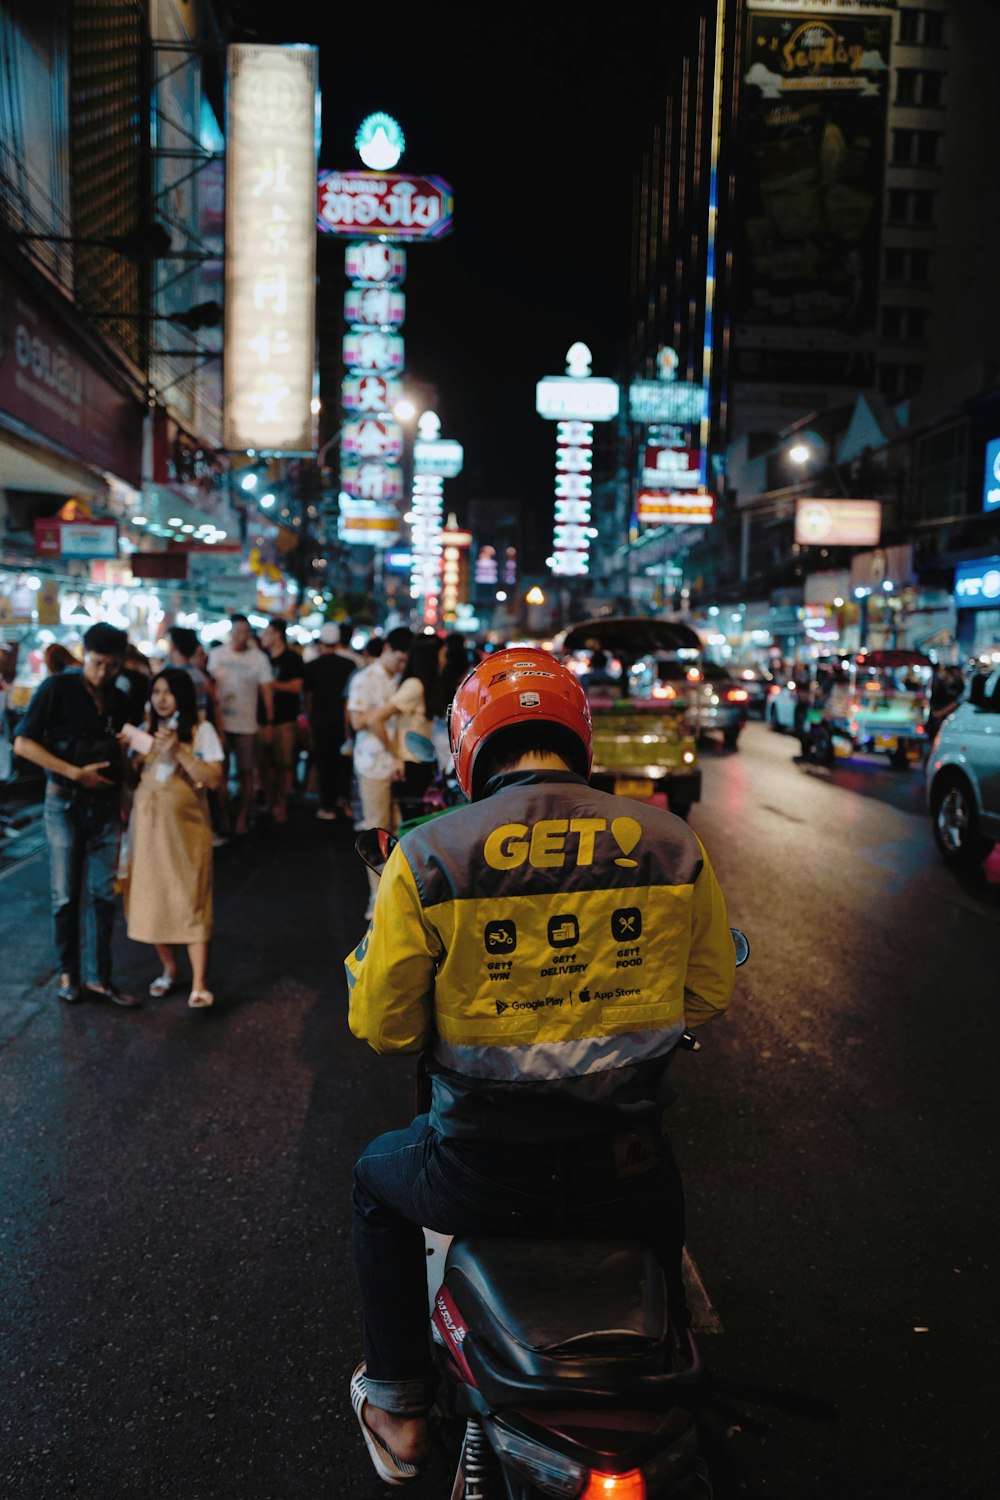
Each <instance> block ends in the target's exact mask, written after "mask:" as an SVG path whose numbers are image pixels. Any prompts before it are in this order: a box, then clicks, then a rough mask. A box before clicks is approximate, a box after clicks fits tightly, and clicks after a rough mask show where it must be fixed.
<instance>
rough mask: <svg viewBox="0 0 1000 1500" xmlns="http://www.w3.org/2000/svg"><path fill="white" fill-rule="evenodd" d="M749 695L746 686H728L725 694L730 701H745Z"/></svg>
mask: <svg viewBox="0 0 1000 1500" xmlns="http://www.w3.org/2000/svg"><path fill="white" fill-rule="evenodd" d="M749 696H750V694H749V693H748V692H747V690H746V688H730V689H729V691H728V693H727V694H726V698H727V699H728V700H729V702H730V703H745V702H746V701H747V699H748V698H749Z"/></svg>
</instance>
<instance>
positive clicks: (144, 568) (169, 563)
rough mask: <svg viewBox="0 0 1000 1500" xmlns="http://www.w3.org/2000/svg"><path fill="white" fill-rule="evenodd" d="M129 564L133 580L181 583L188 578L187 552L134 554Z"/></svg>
mask: <svg viewBox="0 0 1000 1500" xmlns="http://www.w3.org/2000/svg"><path fill="white" fill-rule="evenodd" d="M129 562H130V563H131V566H132V576H133V578H170V579H174V580H176V581H177V582H180V581H181V580H183V579H185V578H187V576H188V554H187V553H186V552H133V554H132V556H131V558H130V559H129Z"/></svg>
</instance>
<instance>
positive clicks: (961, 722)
mask: <svg viewBox="0 0 1000 1500" xmlns="http://www.w3.org/2000/svg"><path fill="white" fill-rule="evenodd" d="M927 801H928V805H929V807H930V810H931V819H932V823H933V828H934V840H935V842H936V844H937V846H938V849H939V850H940V851H941V856H942V858H943V859H944V860H945V862H946V863H947V864H949V865H955V866H956V867H959V868H964V869H976V868H977V867H978V866H979V865H980V864H982V862H983V860H984V859H985V858H986V857H987V855H988V854H989V853H990V852H991V850H992V849H993V845H994V843H995V842H996V841H997V840H998V839H1000V667H997V668H993V669H992V670H991V671H990V672H989V673H986V672H980V673H977V675H976V676H975V677H973V678H972V680H971V682H970V683H969V687H968V690H967V693H966V696H965V697H964V698H963V700H962V702H961V703H960V704H959V705H958V707H957V708H956V709H954V710H953V711H952V712H951V713H950V714H949V715H948V717H947V718H946V719H945V720H944V721H943V723H942V725H941V728H940V729H939V731H938V734H937V737H936V739H935V740H934V743H933V745H932V746H931V753H930V755H929V757H928V760H927Z"/></svg>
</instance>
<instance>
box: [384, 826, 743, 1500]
mask: <svg viewBox="0 0 1000 1500" xmlns="http://www.w3.org/2000/svg"><path fill="white" fill-rule="evenodd" d="M395 844H396V840H395V838H394V837H393V835H392V834H391V833H388V832H387V831H386V830H385V829H377V828H376V829H369V830H368V831H366V832H365V833H363V834H361V835H360V837H359V838H358V840H357V843H356V848H357V851H358V853H359V854H360V855H361V858H362V859H363V860H364V861H365V863H366V864H367V865H368V866H369V867H370V868H371V869H373V870H375V872H376V873H381V871H382V869H383V868H384V865H385V862H386V860H387V859H388V858H389V855H390V853H391V852H392V849H393V847H394V846H395ZM732 932H733V941H734V943H735V944H736V962H737V964H738V965H739V964H743V963H745V962H746V960H747V958H748V957H749V953H750V945H749V943H748V942H747V939H746V937H745V936H744V935H743V933H742V932H740V931H739V930H738V929H736V928H733V929H732ZM680 1045H681V1046H682V1047H687V1048H688V1049H690V1050H697V1049H698V1048H699V1046H700V1043H698V1042H697V1041H696V1040H695V1039H694V1038H693V1037H692V1036H691V1035H690V1033H685V1035H684V1037H683V1039H682V1041H681V1043H680ZM422 1107H424V1106H423V1105H422ZM425 1234H426V1235H427V1240H428V1270H429V1291H430V1301H431V1319H430V1321H431V1330H430V1331H431V1337H432V1339H433V1341H434V1346H435V1349H436V1353H437V1360H438V1366H439V1369H440V1372H441V1375H442V1386H441V1392H440V1394H439V1398H438V1404H437V1407H436V1416H437V1417H438V1418H439V1420H440V1424H441V1428H442V1432H443V1433H451V1434H457V1436H458V1439H459V1449H458V1458H457V1468H456V1470H455V1476H454V1481H453V1484H452V1489H451V1500H501V1497H504V1500H534V1497H539V1496H557V1497H562V1500H711V1496H712V1487H711V1483H710V1482H709V1478H708V1471H707V1468H706V1466H705V1465H704V1463H703V1461H702V1460H701V1458H700V1456H699V1452H698V1436H697V1427H696V1423H695V1417H694V1414H693V1412H694V1409H695V1407H696V1406H697V1405H698V1394H699V1391H700V1388H701V1386H702V1368H701V1363H700V1360H699V1357H698V1351H697V1349H696V1347H695V1344H694V1340H693V1339H692V1337H691V1335H690V1332H688V1331H686V1330H685V1331H684V1332H681V1333H678V1332H677V1331H676V1330H675V1329H674V1327H673V1325H672V1322H671V1317H670V1308H669V1306H668V1303H667V1290H666V1286H665V1283H664V1278H663V1272H662V1270H661V1268H660V1264H659V1262H658V1261H657V1260H656V1258H655V1256H654V1255H653V1253H652V1252H651V1251H650V1250H649V1249H647V1248H646V1246H644V1245H642V1244H639V1243H638V1242H636V1241H632V1240H622V1241H620V1242H619V1241H615V1240H607V1239H602V1240H574V1241H572V1242H567V1241H565V1240H538V1239H487V1238H481V1237H479V1236H475V1237H470V1238H465V1239H453V1240H451V1241H450V1243H449V1242H448V1241H447V1240H446V1239H445V1237H443V1236H435V1235H431V1234H429V1233H428V1232H427V1231H425ZM445 1247H447V1248H446V1249H445ZM442 1259H443V1260H444V1271H443V1278H441V1279H440V1282H439V1281H438V1275H436V1274H435V1271H434V1269H432V1268H434V1267H440V1265H441V1261H442Z"/></svg>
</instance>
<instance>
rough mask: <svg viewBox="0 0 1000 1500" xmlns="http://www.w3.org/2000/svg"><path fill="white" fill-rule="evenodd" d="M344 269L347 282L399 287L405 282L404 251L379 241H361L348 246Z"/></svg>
mask: <svg viewBox="0 0 1000 1500" xmlns="http://www.w3.org/2000/svg"><path fill="white" fill-rule="evenodd" d="M344 267H345V269H346V271H347V279H348V281H352V282H355V283H357V282H361V283H362V284H364V285H368V286H370V285H372V284H373V283H383V284H384V285H386V286H399V285H400V283H401V282H403V281H405V280H406V251H405V250H398V249H397V248H396V247H395V246H394V245H386V244H383V242H382V241H381V240H362V241H361V243H360V244H358V245H348V247H347V250H346V252H345V254H344Z"/></svg>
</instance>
